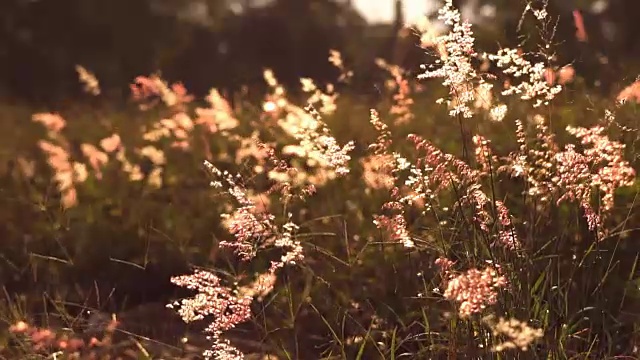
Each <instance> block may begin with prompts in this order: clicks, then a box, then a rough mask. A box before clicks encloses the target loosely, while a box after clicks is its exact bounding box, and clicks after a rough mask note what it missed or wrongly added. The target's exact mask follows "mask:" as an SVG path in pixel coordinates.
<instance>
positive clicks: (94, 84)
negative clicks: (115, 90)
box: [76, 65, 100, 96]
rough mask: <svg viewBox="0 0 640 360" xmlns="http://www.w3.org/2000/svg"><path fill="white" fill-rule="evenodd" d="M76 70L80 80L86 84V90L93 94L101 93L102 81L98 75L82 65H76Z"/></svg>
mask: <svg viewBox="0 0 640 360" xmlns="http://www.w3.org/2000/svg"><path fill="white" fill-rule="evenodd" d="M76 72H77V73H78V78H79V80H80V82H81V83H82V84H83V85H84V91H85V92H86V93H88V94H91V95H93V96H98V95H100V83H99V82H98V79H97V78H96V76H95V75H94V74H93V73H91V72H90V71H89V70H87V69H85V68H84V67H82V66H81V65H76Z"/></svg>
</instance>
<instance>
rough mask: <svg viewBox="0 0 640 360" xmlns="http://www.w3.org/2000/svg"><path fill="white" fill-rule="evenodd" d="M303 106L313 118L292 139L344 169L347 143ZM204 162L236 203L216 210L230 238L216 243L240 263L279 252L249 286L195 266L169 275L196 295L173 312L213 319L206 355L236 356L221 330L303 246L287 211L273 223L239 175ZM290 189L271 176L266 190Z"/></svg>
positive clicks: (245, 312) (308, 190) (308, 191)
mask: <svg viewBox="0 0 640 360" xmlns="http://www.w3.org/2000/svg"><path fill="white" fill-rule="evenodd" d="M294 110H295V109H294ZM307 111H309V112H310V113H311V116H312V118H311V119H308V120H309V121H314V123H312V125H311V126H310V127H305V126H301V125H298V126H301V127H302V129H301V130H295V131H296V132H295V133H293V134H294V136H295V138H296V139H298V140H299V141H300V146H302V147H303V148H307V149H309V150H310V151H313V152H315V153H316V154H317V155H316V156H317V157H316V159H323V160H324V161H325V163H324V164H325V166H327V167H331V168H332V169H333V170H334V171H335V172H336V174H338V175H345V174H347V173H348V171H349V169H348V168H347V167H346V166H345V164H346V161H348V160H349V155H348V152H349V151H350V150H351V148H352V146H350V145H349V144H348V145H346V146H344V147H342V148H341V147H340V146H338V145H337V142H336V140H335V139H334V138H333V137H332V136H331V135H330V133H329V131H328V130H327V129H326V128H321V126H323V125H324V124H323V123H322V122H321V119H320V115H319V114H318V113H316V112H315V110H314V109H313V108H312V107H308V108H307ZM320 129H322V130H320ZM318 131H321V134H318ZM256 141H257V140H256ZM258 147H260V148H261V149H263V151H264V152H265V153H266V154H267V159H268V162H269V163H271V164H272V165H273V167H274V168H275V169H279V170H280V171H281V172H282V173H291V172H294V173H295V172H296V171H297V170H296V169H294V168H291V167H289V166H287V165H286V163H284V162H282V161H281V160H280V159H279V158H278V157H277V156H276V153H275V150H274V149H272V148H269V147H268V146H267V145H266V144H263V143H258ZM205 166H206V167H207V169H208V170H209V172H210V173H211V174H212V175H213V177H214V179H213V180H212V181H211V186H212V187H214V188H216V189H221V190H224V191H226V192H228V194H229V195H230V196H231V198H232V199H233V201H234V202H235V204H236V207H235V210H233V212H231V213H224V214H221V218H222V219H223V221H224V223H225V226H226V228H227V230H228V232H229V233H230V234H231V235H232V236H233V239H232V240H229V241H222V242H221V243H220V246H222V247H227V248H231V249H233V250H234V253H235V254H236V255H237V256H238V257H239V258H240V259H241V260H243V261H244V262H251V261H252V260H254V258H256V257H257V256H258V255H259V251H264V250H266V249H269V248H276V249H280V250H281V251H282V255H281V256H280V258H279V259H277V260H274V261H271V264H270V266H269V268H268V269H267V270H266V271H265V272H264V273H262V274H259V275H258V276H257V278H256V280H255V281H254V282H252V283H251V284H250V285H246V286H242V287H229V286H224V285H222V283H221V280H220V278H219V277H218V276H216V275H215V274H213V273H211V272H207V271H196V272H195V273H194V274H193V275H184V276H180V277H175V278H173V279H172V281H173V283H174V284H176V285H179V286H183V287H187V288H189V289H192V290H197V291H198V294H197V295H195V296H194V297H193V298H189V299H184V300H182V301H181V302H177V303H175V304H172V305H170V306H178V305H179V306H180V307H179V309H178V312H179V314H180V315H181V316H182V318H183V320H184V321H186V322H190V321H194V320H202V319H203V318H205V317H206V316H209V315H212V316H213V322H212V323H211V324H210V325H209V327H208V328H207V329H206V332H207V333H208V334H210V340H211V341H212V343H213V344H212V347H211V349H210V350H207V351H206V352H205V353H204V355H205V357H206V358H215V359H236V358H238V359H240V358H242V353H241V352H240V351H239V350H238V349H237V348H235V347H234V346H233V345H231V343H230V342H229V341H228V340H227V339H224V338H223V333H224V332H225V331H228V330H230V329H232V328H234V327H235V326H236V325H238V324H240V323H242V322H245V321H246V320H248V319H249V318H250V316H251V308H250V305H251V303H252V302H253V300H254V298H256V299H258V300H260V299H262V298H264V296H266V295H267V294H268V293H269V292H270V291H271V290H272V289H273V286H274V283H275V281H276V275H277V272H278V270H279V269H281V268H283V267H285V266H291V265H296V264H297V263H298V262H300V261H302V260H303V259H304V254H303V246H302V243H301V241H300V240H299V239H297V237H296V233H297V231H298V230H299V226H298V225H297V224H295V223H294V222H293V221H292V220H291V218H292V214H290V213H289V214H286V215H285V222H284V223H283V224H281V225H278V223H277V218H276V216H275V215H274V214H271V213H269V212H268V211H266V209H264V208H262V209H260V208H259V207H258V206H257V205H256V202H255V201H254V200H253V199H251V197H250V195H249V191H248V190H247V188H246V187H245V186H244V185H243V183H242V182H243V179H242V178H241V177H240V176H239V175H233V174H231V173H230V172H228V171H225V170H220V169H219V168H217V167H216V166H215V165H213V164H212V163H210V162H208V161H205ZM272 179H273V177H272ZM295 190H296V189H295V185H294V184H291V183H289V182H288V181H283V180H280V181H278V180H276V183H275V184H274V185H273V187H272V190H270V191H278V192H279V193H280V195H281V198H283V199H291V198H293V197H294V196H295V195H296V194H295V193H294V191H295ZM314 192H315V187H314V185H313V184H312V185H309V186H304V187H302V188H300V189H299V193H298V196H299V197H300V198H301V199H304V198H305V197H307V196H310V195H312V194H313V193H314Z"/></svg>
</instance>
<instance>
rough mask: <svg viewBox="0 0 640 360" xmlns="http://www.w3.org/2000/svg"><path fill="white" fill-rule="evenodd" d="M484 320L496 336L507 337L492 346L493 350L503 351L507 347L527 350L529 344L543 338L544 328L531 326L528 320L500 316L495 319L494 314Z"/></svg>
mask: <svg viewBox="0 0 640 360" xmlns="http://www.w3.org/2000/svg"><path fill="white" fill-rule="evenodd" d="M483 321H484V322H485V323H486V324H487V325H489V327H490V328H491V331H492V332H493V336H494V337H506V339H507V340H506V341H504V342H502V343H500V344H498V345H495V346H493V347H492V349H491V350H492V351H495V352H501V351H504V350H507V349H519V350H521V351H527V350H528V349H529V346H530V345H531V344H532V343H533V342H535V341H536V340H538V339H540V338H542V336H543V335H544V332H543V331H542V329H536V328H532V327H530V326H529V325H528V324H527V323H526V322H523V321H520V320H518V319H515V318H511V319H505V318H502V317H501V318H500V319H498V321H497V322H496V321H495V317H494V316H493V315H491V316H487V317H485V318H484V319H483Z"/></svg>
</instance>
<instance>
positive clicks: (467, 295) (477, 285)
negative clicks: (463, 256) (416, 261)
mask: <svg viewBox="0 0 640 360" xmlns="http://www.w3.org/2000/svg"><path fill="white" fill-rule="evenodd" d="M436 265H438V266H440V268H441V270H442V271H443V274H444V276H445V283H446V289H445V291H444V297H445V298H446V299H448V300H451V301H456V302H458V303H460V307H459V309H458V313H459V315H460V317H463V318H466V317H469V316H471V315H472V314H476V313H479V312H481V311H483V310H484V309H485V308H486V307H487V306H489V305H493V304H495V303H496V302H497V301H498V290H500V289H503V288H506V286H507V278H506V277H505V276H504V275H502V274H501V273H500V266H498V265H495V266H487V267H486V268H484V269H482V270H479V269H469V270H467V271H466V272H465V273H462V274H458V275H456V274H454V273H453V272H452V271H451V267H452V266H453V262H451V261H450V260H448V259H445V258H439V259H437V260H436Z"/></svg>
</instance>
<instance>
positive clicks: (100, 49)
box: [0, 0, 640, 104]
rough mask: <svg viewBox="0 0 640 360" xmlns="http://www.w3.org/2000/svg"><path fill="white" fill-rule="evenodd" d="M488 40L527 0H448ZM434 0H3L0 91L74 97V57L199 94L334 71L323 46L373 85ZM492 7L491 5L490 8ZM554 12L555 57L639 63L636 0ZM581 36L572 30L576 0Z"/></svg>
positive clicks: (419, 57)
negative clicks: (375, 70)
mask: <svg viewBox="0 0 640 360" xmlns="http://www.w3.org/2000/svg"><path fill="white" fill-rule="evenodd" d="M454 4H455V5H457V6H459V7H460V8H461V9H462V10H463V11H462V13H463V16H464V17H466V18H469V19H470V20H471V21H472V22H473V23H474V24H475V25H476V27H475V29H474V32H475V33H476V36H477V39H478V40H477V41H478V42H479V43H482V45H483V46H484V48H485V49H488V50H492V49H495V48H497V47H499V46H517V45H518V44H519V43H520V42H521V41H522V40H523V39H522V38H519V37H518V34H517V33H516V31H515V29H516V28H517V27H518V22H519V19H520V16H521V14H522V12H523V10H524V8H525V6H527V1H511V0H509V1H508V0H455V1H454ZM439 5H440V4H439V3H438V2H437V1H435V0H110V1H100V0H55V1H53V0H4V1H2V2H0V98H2V99H4V100H7V101H21V102H28V103H33V104H51V103H56V104H61V103H67V102H68V103H71V102H75V101H78V100H80V99H79V98H80V97H81V95H82V88H81V85H79V84H78V81H77V75H76V73H75V65H76V64H80V65H82V66H84V67H85V68H87V69H88V70H90V71H92V72H94V73H95V74H96V76H97V77H98V79H100V81H101V86H102V88H103V91H104V94H103V95H105V96H103V97H102V99H103V101H120V100H123V99H124V98H125V97H126V96H127V94H128V93H127V84H129V83H130V82H131V81H132V79H133V78H134V77H135V76H138V75H149V74H151V73H160V74H161V75H162V76H163V77H164V78H166V79H167V80H170V81H177V80H179V81H182V82H184V84H185V85H186V87H187V88H188V89H189V90H190V91H191V92H193V93H194V94H195V95H202V94H204V93H206V92H207V91H208V89H209V88H211V87H216V88H220V89H224V90H226V91H231V92H234V91H237V90H238V88H239V86H241V85H248V86H252V85H258V84H262V77H261V76H262V71H263V69H264V68H272V69H273V70H274V71H275V73H276V75H277V76H278V77H279V79H280V80H281V81H282V82H283V83H284V84H285V85H288V84H291V83H297V81H298V79H299V78H300V77H303V76H304V77H311V78H313V79H315V80H316V81H318V83H322V82H323V81H333V80H334V79H335V77H336V72H337V71H336V69H335V68H333V67H332V66H331V64H329V63H328V61H327V54H328V51H329V49H336V50H339V51H341V52H342V54H343V57H344V58H345V60H346V63H347V64H350V66H351V67H352V68H354V69H358V71H356V79H355V82H356V85H358V86H361V88H360V90H362V91H372V81H373V80H375V79H370V78H367V76H368V75H367V74H368V73H370V72H368V71H367V69H368V68H369V67H372V66H375V65H374V64H373V59H374V58H377V57H381V58H385V59H387V60H388V61H389V62H391V63H394V64H398V65H402V66H404V67H405V68H407V70H409V71H411V72H413V73H416V72H419V68H418V65H419V64H420V63H423V62H424V61H425V56H424V51H423V50H422V49H420V48H419V47H418V46H417V45H418V37H417V36H414V35H413V34H412V33H411V32H410V31H401V30H402V28H403V27H404V25H407V24H415V23H417V22H418V21H419V20H420V19H421V18H422V17H423V16H425V15H428V16H431V17H432V18H433V19H435V17H436V16H437V14H435V13H434V12H435V11H436V9H437V8H438V6H439ZM498 9H499V11H498ZM548 9H549V13H550V14H551V15H552V18H553V19H554V20H556V19H557V20H559V21H558V23H557V28H556V29H555V31H556V35H555V39H554V44H556V45H560V44H562V45H563V46H562V48H563V49H564V50H563V51H564V53H562V54H558V61H559V63H560V64H563V63H570V62H577V63H576V68H577V70H578V73H579V75H583V76H585V77H586V78H587V79H589V78H592V79H596V78H598V79H600V82H599V83H597V84H595V85H596V86H604V90H605V91H608V90H610V89H607V86H608V84H609V83H613V82H615V81H617V80H620V78H623V77H624V76H626V75H627V74H632V73H633V71H634V70H635V69H636V63H637V62H638V60H637V59H639V58H640V56H639V55H640V36H638V35H640V22H638V21H637V19H636V18H635V17H636V16H637V15H636V14H638V13H640V2H638V1H637V0H550V3H549V6H548ZM576 10H578V11H579V12H580V14H581V15H582V18H583V19H584V23H585V27H586V29H587V34H588V35H589V39H588V42H586V43H579V42H578V41H577V40H576V37H575V32H576V29H575V26H574V11H576Z"/></svg>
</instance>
